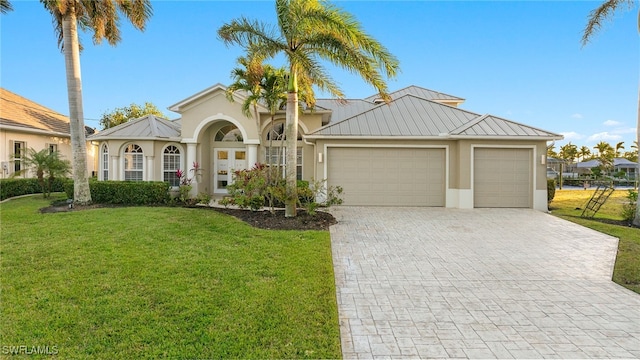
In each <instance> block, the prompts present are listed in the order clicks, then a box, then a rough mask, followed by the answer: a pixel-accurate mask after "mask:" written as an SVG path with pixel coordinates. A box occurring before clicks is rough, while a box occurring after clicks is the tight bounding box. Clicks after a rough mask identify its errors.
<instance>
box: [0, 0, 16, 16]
mask: <svg viewBox="0 0 640 360" xmlns="http://www.w3.org/2000/svg"><path fill="white" fill-rule="evenodd" d="M9 11H13V6H11V2H10V1H9V0H0V13H2V14H6V13H8V12H9Z"/></svg>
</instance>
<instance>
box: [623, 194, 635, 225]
mask: <svg viewBox="0 0 640 360" xmlns="http://www.w3.org/2000/svg"><path fill="white" fill-rule="evenodd" d="M627 191H628V193H627V202H626V203H625V204H623V205H622V218H623V219H624V220H625V221H627V222H628V223H629V224H631V222H632V221H633V219H634V218H635V217H636V206H637V204H638V192H637V191H636V190H631V189H629V190H627Z"/></svg>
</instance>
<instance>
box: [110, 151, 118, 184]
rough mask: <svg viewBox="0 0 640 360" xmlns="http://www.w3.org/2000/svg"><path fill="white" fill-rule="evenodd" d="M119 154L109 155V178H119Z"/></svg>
mask: <svg viewBox="0 0 640 360" xmlns="http://www.w3.org/2000/svg"><path fill="white" fill-rule="evenodd" d="M119 163H120V156H112V157H111V169H109V180H120V169H119V166H118V165H119Z"/></svg>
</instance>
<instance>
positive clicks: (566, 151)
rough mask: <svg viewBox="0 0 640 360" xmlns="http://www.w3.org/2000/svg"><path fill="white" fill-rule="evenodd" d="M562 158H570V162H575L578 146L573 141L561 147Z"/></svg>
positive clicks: (560, 154)
mask: <svg viewBox="0 0 640 360" xmlns="http://www.w3.org/2000/svg"><path fill="white" fill-rule="evenodd" d="M558 155H559V156H560V158H561V159H564V160H568V161H569V163H573V162H574V161H575V160H576V157H578V147H577V146H576V145H573V144H572V143H568V144H566V145H563V146H561V147H560V153H559V154H558Z"/></svg>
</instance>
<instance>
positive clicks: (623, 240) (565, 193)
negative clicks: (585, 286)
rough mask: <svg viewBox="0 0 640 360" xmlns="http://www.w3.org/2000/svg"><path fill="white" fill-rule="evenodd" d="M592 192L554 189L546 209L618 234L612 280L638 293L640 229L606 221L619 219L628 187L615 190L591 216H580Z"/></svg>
mask: <svg viewBox="0 0 640 360" xmlns="http://www.w3.org/2000/svg"><path fill="white" fill-rule="evenodd" d="M593 192H594V190H556V196H555V198H554V199H553V201H552V202H551V204H550V205H549V209H550V210H551V211H552V214H553V215H556V216H559V217H561V218H563V219H566V220H569V221H572V222H575V223H577V224H580V225H583V226H586V227H589V228H591V229H594V230H597V231H600V232H603V233H605V234H609V235H611V236H615V237H617V238H619V239H620V242H619V244H618V256H617V258H616V265H615V268H614V271H613V281H615V282H616V283H618V284H620V285H622V286H624V287H626V288H628V289H631V290H633V291H635V292H637V293H640V229H638V228H632V227H629V226H625V225H617V224H613V223H607V222H606V221H608V220H613V221H621V220H622V215H621V212H622V205H623V204H624V203H625V202H626V198H625V197H626V196H627V190H616V191H614V192H613V194H612V195H611V197H610V198H609V199H608V200H607V202H606V203H605V204H604V205H603V206H602V208H601V209H600V211H598V213H597V214H596V215H595V217H594V219H593V220H590V219H583V218H581V217H580V214H582V209H584V206H585V205H586V203H587V201H588V200H589V199H590V198H591V196H592V195H593Z"/></svg>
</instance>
